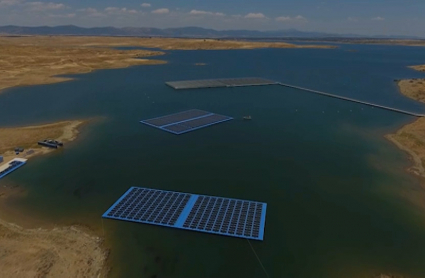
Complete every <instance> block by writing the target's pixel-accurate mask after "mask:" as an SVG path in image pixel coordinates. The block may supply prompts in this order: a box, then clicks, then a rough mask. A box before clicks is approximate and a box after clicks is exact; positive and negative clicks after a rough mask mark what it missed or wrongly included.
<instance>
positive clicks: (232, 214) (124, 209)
mask: <svg viewBox="0 0 425 278" xmlns="http://www.w3.org/2000/svg"><path fill="white" fill-rule="evenodd" d="M266 208H267V204H266V203H261V202H254V201H246V200H238V199H229V198H222V197H214V196H206V195H196V194H190V193H181V192H173V191H165V190H158V189H148V188H141V187H131V188H130V189H129V190H128V191H127V192H126V193H125V194H124V195H123V196H122V197H121V198H120V199H118V201H116V202H115V204H113V205H112V206H111V207H110V208H109V209H108V210H107V211H106V212H105V213H104V214H103V216H102V217H104V218H110V219H116V220H124V221H131V222H137V223H144V224H152V225H159V226H166V227H171V228H177V229H184V230H191V231H197V232H204V233H211V234H218V235H224V236H231V237H239V238H247V239H254V240H263V239H264V227H265V221H266Z"/></svg>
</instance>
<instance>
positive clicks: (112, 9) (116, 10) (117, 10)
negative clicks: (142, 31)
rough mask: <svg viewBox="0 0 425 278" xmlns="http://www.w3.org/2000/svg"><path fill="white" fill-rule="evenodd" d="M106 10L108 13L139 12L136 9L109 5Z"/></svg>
mask: <svg viewBox="0 0 425 278" xmlns="http://www.w3.org/2000/svg"><path fill="white" fill-rule="evenodd" d="M105 12H106V13H108V14H137V13H138V11H136V10H132V9H131V10H129V9H127V8H117V7H107V8H105Z"/></svg>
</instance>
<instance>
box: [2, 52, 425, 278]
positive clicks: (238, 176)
mask: <svg viewBox="0 0 425 278" xmlns="http://www.w3.org/2000/svg"><path fill="white" fill-rule="evenodd" d="M348 50H355V51H348ZM160 59H165V60H167V61H168V64H165V65H156V66H139V67H131V68H126V69H118V70H101V71H97V72H94V73H90V74H84V75H78V76H76V78H77V79H76V80H74V81H71V82H66V83H59V84H52V85H43V86H33V87H25V88H14V89H10V90H7V91H6V92H5V93H2V94H1V95H0V126H16V125H31V124H39V123H46V122H55V121H59V120H69V119H87V118H94V117H100V119H101V120H97V121H94V122H93V123H91V124H89V125H87V126H86V127H85V128H83V130H82V133H81V136H80V137H79V139H78V140H77V141H76V142H73V143H71V144H69V145H67V146H66V147H65V149H64V150H63V151H58V152H55V153H53V154H50V155H47V156H42V157H37V158H35V159H31V160H30V161H29V163H28V164H27V165H26V166H25V167H24V168H22V169H20V170H19V172H16V173H15V174H13V175H10V176H8V177H7V178H6V179H4V180H2V181H0V185H1V183H2V182H5V183H8V182H10V183H14V184H19V185H20V186H22V187H23V188H25V189H26V190H27V191H28V194H27V196H26V197H25V198H22V199H20V200H18V201H17V204H16V206H17V207H19V208H21V209H22V210H23V211H24V212H27V213H31V214H33V215H34V217H36V216H40V217H43V218H45V219H48V220H49V221H53V222H54V223H57V224H60V225H69V224H74V223H79V224H83V225H87V226H90V227H92V228H93V229H96V230H99V229H101V227H102V220H101V218H100V216H101V215H102V213H103V212H104V211H106V209H107V208H108V207H109V206H110V205H111V204H112V203H113V202H115V201H116V200H117V199H118V198H119V197H120V196H121V195H122V194H123V193H124V192H125V191H126V190H127V189H128V188H129V187H130V186H141V187H149V188H158V189H165V190H174V191H183V192H192V193H198V194H206V195H214V196H222V197H229V198H239V199H247V200H255V201H261V202H267V203H268V208H267V219H266V228H265V237H264V241H263V242H251V243H252V246H253V248H254V250H255V251H256V253H257V254H258V257H259V258H260V260H261V262H262V264H263V265H264V269H265V270H266V272H267V273H268V275H269V277H285V278H286V277H287V278H293V277H300V278H312V277H315V278H321V277H323V278H339V277H353V278H354V277H356V278H357V277H373V275H375V274H377V273H395V274H401V275H404V276H405V277H412V278H413V277H414V278H421V277H425V264H424V262H425V209H424V207H420V206H419V205H418V203H417V202H415V201H414V200H417V199H419V200H421V201H422V202H423V200H425V193H424V190H423V189H421V187H420V183H419V181H418V180H417V179H416V178H415V177H413V176H411V175H409V174H408V173H406V171H405V168H406V167H408V166H409V165H410V162H409V160H408V156H407V155H406V154H404V153H403V152H401V151H399V150H398V149H397V148H396V147H395V146H394V145H392V144H391V143H390V142H388V141H387V140H386V139H385V138H384V135H385V134H388V133H391V132H394V131H396V130H397V129H398V128H400V127H401V126H403V125H404V124H407V123H409V122H411V121H413V120H414V119H415V118H414V117H409V116H405V115H401V114H398V113H394V112H390V111H384V110H380V109H376V108H371V107H368V106H364V105H359V104H355V103H349V102H345V101H343V100H338V99H332V98H327V97H323V96H319V95H314V94H310V93H305V92H302V91H298V90H294V89H289V88H283V87H280V86H265V87H249V88H231V89H206V90H205V89H204V90H187V91H174V90H173V89H171V88H169V87H167V86H166V85H165V84H164V82H166V81H174V80H189V79H204V78H231V77H253V76H258V77H263V78H268V79H272V80H276V81H280V82H283V83H288V84H293V85H297V86H301V87H306V88H311V89H315V90H320V91H324V92H329V93H334V94H339V95H343V96H348V97H354V98H357V99H360V100H365V101H370V102H374V103H377V104H382V105H388V106H393V107H396V108H399V109H406V110H410V111H414V112H421V113H423V112H425V106H424V105H423V104H420V103H417V102H415V101H413V100H410V99H407V98H405V97H404V96H402V95H401V94H400V93H399V92H398V88H397V85H396V83H395V82H394V79H402V78H413V77H423V76H424V75H423V74H422V73H420V72H416V71H414V70H411V69H408V68H407V66H409V65H415V64H424V63H425V48H419V47H417V48H415V47H403V46H365V45H341V46H340V47H339V48H338V49H328V50H320V49H259V50H229V51H170V52H167V55H165V56H162V57H160ZM195 63H205V64H206V65H205V66H196V65H194V64H195ZM192 108H197V109H202V110H207V111H211V112H214V113H219V114H223V115H228V116H231V117H234V118H235V120H233V121H230V122H227V123H223V124H220V125H216V126H213V127H209V128H205V129H201V130H198V131H196V132H191V133H187V134H184V135H180V136H176V135H172V134H169V133H166V132H162V131H160V130H158V129H154V128H151V127H148V126H145V125H142V124H140V123H139V121H140V120H142V119H149V118H152V117H156V116H161V115H165V114H170V113H174V112H179V111H182V110H187V109H192ZM245 115H251V116H252V118H253V120H252V121H243V120H242V117H243V116H245ZM103 225H104V231H105V236H106V239H107V245H108V246H110V247H111V248H112V252H111V254H110V259H109V264H110V265H111V267H112V269H111V277H158V278H159V277H185V278H189V277H203V278H204V277H223V278H224V277H247V278H248V277H267V276H266V274H265V273H264V270H263V268H262V267H261V266H260V263H259V261H258V260H257V258H256V256H255V254H254V253H253V251H252V249H251V247H250V245H249V243H248V242H247V241H246V240H243V239H236V238H227V237H222V236H215V235H208V234H203V233H194V232H188V231H180V230H175V229H167V228H162V227H156V226H149V225H142V224H135V223H126V222H116V221H112V220H104V221H103Z"/></svg>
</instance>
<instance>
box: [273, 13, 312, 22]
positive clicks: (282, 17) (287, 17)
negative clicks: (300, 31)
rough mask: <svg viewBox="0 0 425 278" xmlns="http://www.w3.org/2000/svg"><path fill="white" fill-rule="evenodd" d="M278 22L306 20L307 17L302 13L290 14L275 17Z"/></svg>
mask: <svg viewBox="0 0 425 278" xmlns="http://www.w3.org/2000/svg"><path fill="white" fill-rule="evenodd" d="M275 20H276V21H278V22H306V21H307V19H306V18H305V17H303V16H301V15H297V16H295V17H290V16H279V17H276V18H275Z"/></svg>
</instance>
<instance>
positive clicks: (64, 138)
mask: <svg viewBox="0 0 425 278" xmlns="http://www.w3.org/2000/svg"><path fill="white" fill-rule="evenodd" d="M89 121H90V120H74V121H62V122H57V123H49V124H44V125H37V126H27V127H11V128H0V155H1V156H3V162H0V165H3V164H5V163H8V162H9V161H10V160H12V159H14V158H25V159H30V158H32V157H35V156H38V155H44V154H48V153H51V152H54V151H56V150H57V149H51V148H47V147H42V146H39V145H38V143H37V142H38V141H40V140H43V139H47V138H49V139H54V140H57V141H61V142H64V143H67V142H72V141H74V140H76V139H77V136H78V134H79V133H80V131H79V129H80V128H81V127H82V126H84V125H85V124H87V123H88V122H89ZM16 138H18V139H16ZM15 147H24V152H21V153H19V154H18V155H16V153H15V151H14V148H15Z"/></svg>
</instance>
